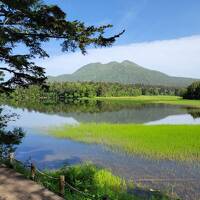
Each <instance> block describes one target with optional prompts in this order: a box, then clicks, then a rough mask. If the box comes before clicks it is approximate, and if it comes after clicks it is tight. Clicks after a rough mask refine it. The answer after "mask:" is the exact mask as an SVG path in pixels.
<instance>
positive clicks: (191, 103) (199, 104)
mask: <svg viewBox="0 0 200 200" xmlns="http://www.w3.org/2000/svg"><path fill="white" fill-rule="evenodd" d="M94 99H96V100H116V101H120V100H121V101H122V100H123V101H132V102H136V103H137V102H139V103H162V104H171V105H182V106H188V107H196V108H200V100H187V99H183V98H182V97H177V96H137V97H96V98H94Z"/></svg>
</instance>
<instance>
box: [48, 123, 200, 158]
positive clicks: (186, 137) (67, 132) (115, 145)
mask: <svg viewBox="0 0 200 200" xmlns="http://www.w3.org/2000/svg"><path fill="white" fill-rule="evenodd" d="M49 133H50V134H52V135H54V136H56V137H61V138H69V139H72V140H76V141H80V142H86V143H96V144H103V145H106V146H108V147H110V148H112V149H113V150H122V151H124V152H127V153H129V154H136V155H141V156H146V157H150V158H156V159H169V160H181V161H196V160H198V161H199V160H200V125H150V126H147V125H135V124H96V123H89V124H80V125H66V126H64V127H60V128H58V127H56V128H54V129H51V130H49Z"/></svg>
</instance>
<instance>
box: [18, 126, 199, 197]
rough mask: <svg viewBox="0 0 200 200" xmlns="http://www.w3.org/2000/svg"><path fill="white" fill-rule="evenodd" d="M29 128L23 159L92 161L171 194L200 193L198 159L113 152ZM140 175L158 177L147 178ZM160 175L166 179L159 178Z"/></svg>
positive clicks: (51, 163)
mask: <svg viewBox="0 0 200 200" xmlns="http://www.w3.org/2000/svg"><path fill="white" fill-rule="evenodd" d="M26 131H27V132H28V134H27V136H26V137H25V138H24V140H23V143H22V144H21V145H20V146H19V148H18V149H17V151H16V157H17V159H19V160H22V161H24V162H26V161H27V159H31V160H32V161H34V162H35V163H36V165H37V166H38V167H39V168H41V169H46V168H50V169H56V168H59V167H62V166H64V165H74V164H78V163H82V162H87V161H90V162H93V163H95V164H96V165H99V166H102V167H106V168H109V169H111V170H112V172H113V173H114V174H116V175H120V176H121V177H123V178H126V179H129V180H130V179H133V180H134V181H135V182H137V183H140V184H142V185H143V186H146V187H148V188H149V187H150V188H154V189H160V190H162V191H165V192H168V193H170V194H171V192H172V191H173V193H174V194H177V195H179V196H180V197H182V198H183V199H188V200H192V199H193V200H197V198H195V197H197V195H198V197H200V190H199V187H200V181H199V180H200V164H199V163H198V162H193V163H186V162H177V161H169V160H151V159H147V158H142V157H139V156H131V155H128V154H124V153H121V152H113V151H111V150H109V149H108V148H106V147H104V146H101V145H95V144H90V145H88V144H84V143H79V142H74V141H71V140H66V139H58V138H54V137H51V136H48V135H45V133H42V132H38V131H34V130H31V129H29V130H26ZM140 179H155V181H150V182H146V181H142V180H140ZM160 179H163V181H156V180H160ZM180 180H182V181H180ZM186 197H187V198H186Z"/></svg>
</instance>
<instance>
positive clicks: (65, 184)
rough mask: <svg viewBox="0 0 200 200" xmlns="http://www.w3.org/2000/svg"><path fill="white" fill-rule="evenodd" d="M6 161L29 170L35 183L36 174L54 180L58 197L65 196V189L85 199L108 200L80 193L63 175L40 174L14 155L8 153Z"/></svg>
mask: <svg viewBox="0 0 200 200" xmlns="http://www.w3.org/2000/svg"><path fill="white" fill-rule="evenodd" d="M4 160H5V159H4ZM7 161H8V163H9V165H10V166H12V167H14V162H17V163H18V164H20V165H21V166H22V167H23V168H25V169H27V168H28V169H30V178H31V179H32V180H33V181H35V180H36V174H37V173H38V174H40V175H41V176H43V177H47V178H49V179H51V180H55V181H57V182H58V185H59V194H60V196H62V197H64V196H65V188H67V189H70V190H72V191H74V192H76V193H79V194H81V195H83V196H85V197H90V198H92V199H95V200H97V199H99V200H109V198H108V197H107V196H105V197H102V198H98V197H96V196H95V195H91V194H89V193H86V192H83V191H80V190H78V189H77V188H75V187H73V186H72V185H71V184H69V183H68V182H67V181H66V179H65V176H64V175H60V176H59V177H53V176H50V175H48V174H46V173H44V172H42V171H41V170H39V169H38V168H37V167H36V166H35V165H34V163H31V164H26V165H25V164H24V163H22V162H21V161H19V160H17V159H15V157H14V153H10V154H9V156H8V158H7Z"/></svg>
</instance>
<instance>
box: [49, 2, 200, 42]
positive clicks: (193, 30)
mask: <svg viewBox="0 0 200 200" xmlns="http://www.w3.org/2000/svg"><path fill="white" fill-rule="evenodd" d="M45 2H47V3H49V4H57V5H59V6H60V7H61V8H62V9H63V10H64V11H65V12H66V13H67V14H68V18H69V19H79V20H81V21H84V22H85V23H86V24H88V25H93V24H94V25H99V24H107V23H111V24H113V25H114V28H113V29H112V31H111V33H117V32H119V31H121V30H122V29H124V28H125V29H126V34H124V36H123V37H122V38H120V39H119V40H118V42H117V43H116V44H129V43H133V42H144V41H153V40H166V39H174V38H179V37H184V36H190V35H195V34H199V33H200V1H199V0H46V1H45ZM109 33H110V31H109Z"/></svg>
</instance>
